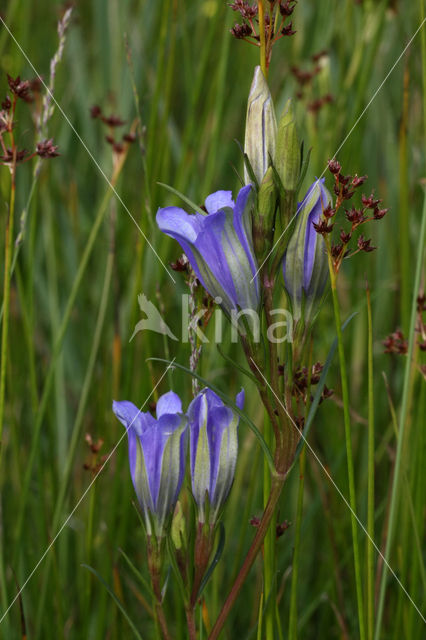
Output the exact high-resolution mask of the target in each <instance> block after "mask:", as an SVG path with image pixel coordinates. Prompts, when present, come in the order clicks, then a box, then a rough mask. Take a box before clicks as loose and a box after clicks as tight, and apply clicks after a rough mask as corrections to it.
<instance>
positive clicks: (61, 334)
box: [15, 165, 122, 549]
mask: <svg viewBox="0 0 426 640" xmlns="http://www.w3.org/2000/svg"><path fill="white" fill-rule="evenodd" d="M121 167H122V165H121V166H120V167H118V168H117V169H116V171H115V173H114V176H113V177H112V180H111V185H112V186H114V185H115V183H116V180H117V178H118V175H119V173H120V171H121ZM112 195H113V191H112V188H111V187H110V188H109V189H108V190H107V192H106V193H105V196H104V198H103V200H102V202H101V204H100V207H99V210H98V213H97V216H96V219H95V221H94V223H93V226H92V229H91V231H90V235H89V238H88V240H87V244H86V247H85V250H84V253H83V256H82V258H81V261H80V265H79V268H78V271H77V274H76V276H75V279H74V282H73V286H72V289H71V292H70V295H69V298H68V302H67V305H66V308H65V311H64V314H63V317H62V322H61V325H60V327H59V329H58V333H57V338H56V342H55V345H54V347H53V353H52V358H51V361H50V364H49V368H48V371H47V375H46V379H45V383H44V388H43V392H42V395H41V399H40V404H39V409H38V413H37V418H36V423H35V426H34V433H33V439H32V443H31V451H30V456H29V459H28V462H27V465H26V472H25V476H24V481H23V486H22V492H21V508H20V511H19V514H18V518H17V524H16V535H15V539H16V541H17V545H16V549H19V548H20V545H19V541H20V538H21V534H22V526H23V521H24V514H25V511H26V508H27V497H28V491H29V486H30V482H31V477H32V472H33V468H34V464H35V461H36V456H37V453H38V443H39V439H40V433H41V427H42V425H43V420H44V415H45V412H46V410H47V407H48V401H49V396H50V391H51V388H52V382H53V376H54V373H55V366H56V362H57V359H58V357H59V354H60V353H61V349H62V344H63V341H64V338H65V333H66V330H67V327H68V323H69V321H70V318H71V312H72V310H73V308H74V304H75V301H76V298H77V293H78V291H79V288H80V285H81V283H82V281H83V276H84V273H85V271H86V268H87V265H88V262H89V258H90V256H91V254H92V250H93V247H94V244H95V240H96V238H97V236H98V233H99V229H100V227H101V224H102V222H103V220H104V217H105V215H106V212H107V210H108V203H109V201H110V198H111V196H112Z"/></svg>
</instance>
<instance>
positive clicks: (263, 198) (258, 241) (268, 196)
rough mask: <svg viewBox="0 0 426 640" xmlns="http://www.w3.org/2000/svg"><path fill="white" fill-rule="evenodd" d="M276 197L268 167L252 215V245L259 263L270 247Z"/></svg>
mask: <svg viewBox="0 0 426 640" xmlns="http://www.w3.org/2000/svg"><path fill="white" fill-rule="evenodd" d="M278 195H279V194H278V190H277V187H276V184H275V179H274V170H273V168H272V167H269V169H268V170H267V172H266V173H265V175H264V177H263V180H262V183H261V185H260V189H259V193H258V196H257V207H256V209H255V211H254V213H253V245H254V251H255V254H256V257H257V259H258V260H259V262H262V260H263V258H264V256H265V255H266V253H267V252H268V251H269V249H270V248H271V245H272V238H273V232H274V219H275V212H276V208H277V200H278Z"/></svg>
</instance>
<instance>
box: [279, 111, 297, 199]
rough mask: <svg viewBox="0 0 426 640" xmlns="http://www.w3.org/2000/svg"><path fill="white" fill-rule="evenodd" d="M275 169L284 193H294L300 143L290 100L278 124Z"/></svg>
mask: <svg viewBox="0 0 426 640" xmlns="http://www.w3.org/2000/svg"><path fill="white" fill-rule="evenodd" d="M275 168H276V170H277V172H278V175H279V176H280V178H281V182H282V183H283V187H284V189H285V191H286V193H287V192H294V191H296V188H297V183H298V182H299V175H300V143H299V139H298V136H297V130H296V119H295V115H294V109H293V103H292V101H291V99H289V100H287V104H286V105H285V107H284V111H283V113H282V116H281V118H280V121H279V123H278V133H277V146H276V151H275Z"/></svg>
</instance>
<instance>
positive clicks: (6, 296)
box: [0, 149, 16, 463]
mask: <svg viewBox="0 0 426 640" xmlns="http://www.w3.org/2000/svg"><path fill="white" fill-rule="evenodd" d="M15 174H16V149H15V152H14V159H13V165H12V173H11V184H10V199H9V212H8V216H7V223H6V235H5V253H4V276H3V278H4V280H3V305H4V313H3V325H2V334H1V356H0V357H1V366H0V463H1V455H2V450H3V422H4V405H5V392H6V369H7V355H8V346H9V345H8V338H9V312H10V280H11V270H10V265H11V259H12V251H13V227H14V219H15V193H16V184H15Z"/></svg>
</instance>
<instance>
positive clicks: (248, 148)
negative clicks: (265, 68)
mask: <svg viewBox="0 0 426 640" xmlns="http://www.w3.org/2000/svg"><path fill="white" fill-rule="evenodd" d="M276 135H277V121H276V118H275V111H274V105H273V103H272V96H271V93H270V91H269V87H268V83H267V82H266V80H265V76H264V75H263V72H262V69H261V68H260V67H256V68H255V70H254V76H253V82H252V84H251V88H250V93H249V97H248V105H247V118H246V132H245V138H244V152H245V153H246V154H247V156H248V159H249V162H250V164H251V167H252V169H253V172H254V175H255V177H256V180H257V182H258V184H259V185H260V183H261V182H262V180H263V176H264V175H265V173H266V171H267V169H268V167H269V165H270V158H272V160H274V158H275V140H276ZM244 180H245V182H246V184H248V183H249V182H251V177H250V175H249V173H248V171H247V169H246V167H244Z"/></svg>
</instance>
